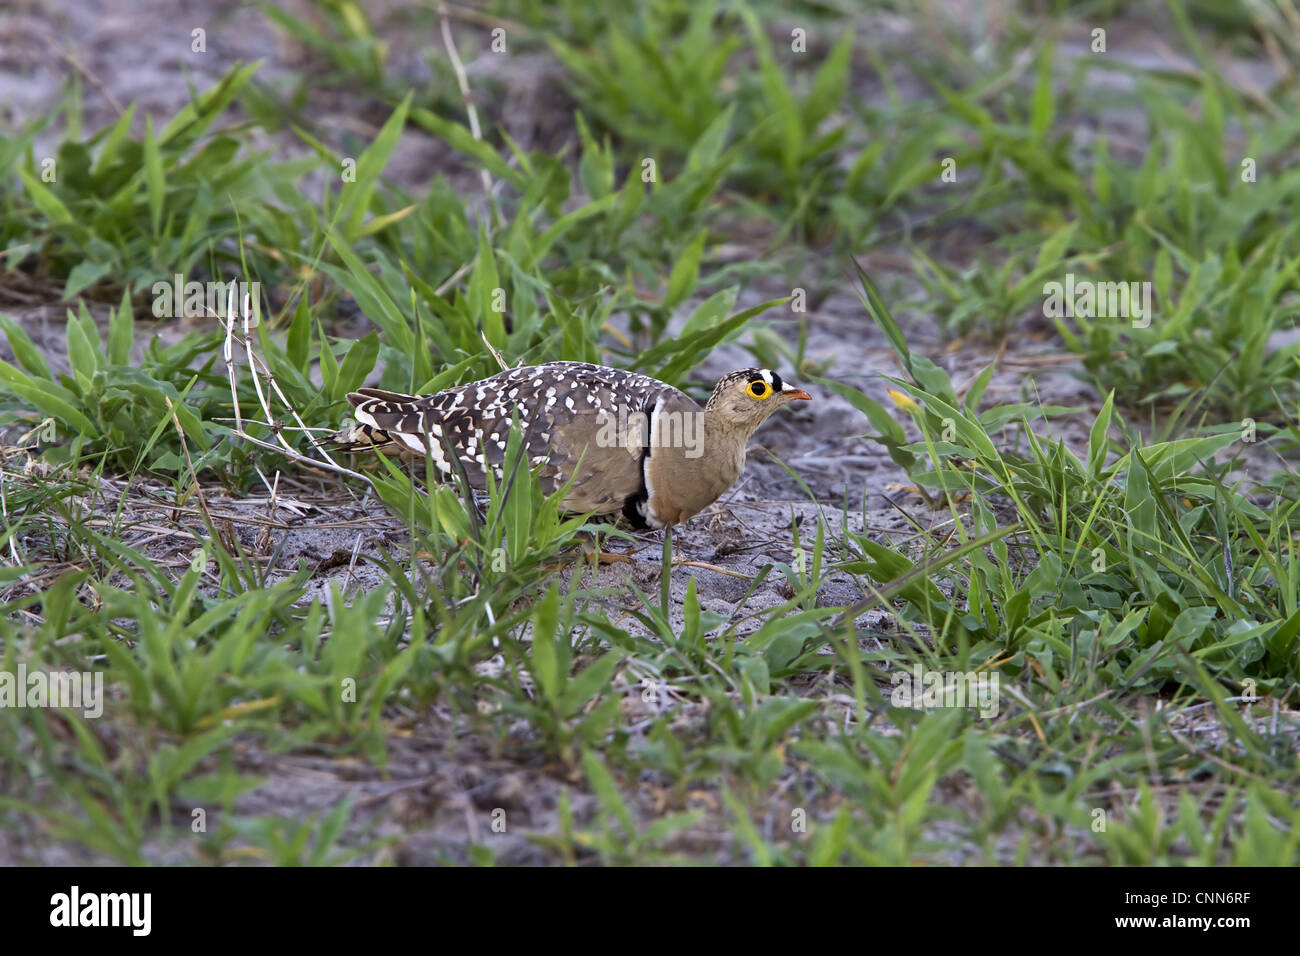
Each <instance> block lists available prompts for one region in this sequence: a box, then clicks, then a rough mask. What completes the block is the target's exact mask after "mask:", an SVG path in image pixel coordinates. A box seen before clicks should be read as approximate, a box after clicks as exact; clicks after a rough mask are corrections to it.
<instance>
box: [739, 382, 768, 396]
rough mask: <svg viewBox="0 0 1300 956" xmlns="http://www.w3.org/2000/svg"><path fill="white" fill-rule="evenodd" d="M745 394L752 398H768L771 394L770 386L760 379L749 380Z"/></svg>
mask: <svg viewBox="0 0 1300 956" xmlns="http://www.w3.org/2000/svg"><path fill="white" fill-rule="evenodd" d="M745 394H746V395H749V396H751V397H753V398H769V397H770V396H771V394H772V388H771V386H769V385H768V384H767V382H764V381H762V380H761V379H760V380H759V381H757V382H750V383H749V388H747V389H745Z"/></svg>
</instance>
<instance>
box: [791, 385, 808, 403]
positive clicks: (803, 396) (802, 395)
mask: <svg viewBox="0 0 1300 956" xmlns="http://www.w3.org/2000/svg"><path fill="white" fill-rule="evenodd" d="M784 391H785V394H786V395H789V396H790V400H791V401H796V402H811V401H812V396H811V395H809V394H808V393H807V392H805V391H804V390H803V389H802V388H787V389H785V390H784Z"/></svg>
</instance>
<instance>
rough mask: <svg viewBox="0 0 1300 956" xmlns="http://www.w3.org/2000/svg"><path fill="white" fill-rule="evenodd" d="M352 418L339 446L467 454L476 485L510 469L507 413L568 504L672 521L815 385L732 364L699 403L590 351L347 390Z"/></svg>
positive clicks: (711, 497) (443, 461) (708, 492)
mask: <svg viewBox="0 0 1300 956" xmlns="http://www.w3.org/2000/svg"><path fill="white" fill-rule="evenodd" d="M347 397H348V401H349V402H350V403H351V404H352V406H353V416H354V417H355V419H356V421H355V422H354V423H350V424H347V425H345V426H344V427H343V428H341V429H340V430H338V431H337V432H336V434H335V435H334V439H333V444H334V445H335V447H337V448H339V449H340V450H341V451H343V452H382V453H385V454H389V455H396V456H399V457H404V458H408V459H419V460H425V459H426V456H427V460H429V461H431V462H432V463H433V465H434V466H435V467H436V468H437V470H438V472H439V476H440V477H442V478H451V477H452V476H453V475H454V473H455V471H456V468H455V465H454V464H453V462H452V461H451V460H450V459H449V457H448V453H449V452H450V453H451V454H453V455H455V457H456V458H458V459H459V461H460V465H461V466H462V467H463V468H464V471H465V475H466V477H467V478H468V480H469V483H470V485H471V486H472V487H474V488H476V489H478V490H483V489H484V488H485V486H486V482H487V474H488V471H489V470H491V472H492V473H493V474H494V475H495V476H496V478H497V479H498V480H499V479H501V478H502V475H503V469H504V465H505V459H506V443H507V439H508V437H509V434H510V427H511V422H512V421H513V420H514V419H515V418H517V419H518V422H519V428H520V431H521V436H522V449H523V452H524V454H526V455H527V461H528V465H529V467H531V468H533V469H535V470H536V471H537V473H538V476H539V478H540V481H541V485H542V489H543V491H545V492H546V493H547V494H551V493H553V492H554V491H556V490H557V489H564V496H563V498H562V499H561V502H560V505H561V507H562V508H563V509H564V510H565V511H567V512H570V513H591V514H592V515H598V516H599V515H607V516H612V517H613V519H614V520H618V518H619V516H620V515H621V516H622V517H623V518H625V519H626V520H627V522H628V524H630V525H631V527H633V528H634V529H638V530H647V529H654V530H659V529H664V528H670V527H672V526H674V525H678V524H683V523H685V522H687V521H689V520H690V519H691V518H693V517H694V516H695V515H697V514H699V513H700V512H701V511H703V510H704V509H705V508H707V507H708V506H709V505H711V504H712V503H713V502H714V501H716V500H717V499H718V498H719V496H721V495H722V494H723V492H725V491H726V490H727V489H728V488H730V487H731V486H732V485H734V484H735V483H736V480H737V479H738V478H739V477H740V474H741V472H742V471H743V470H744V467H745V446H746V444H747V443H748V441H749V438H750V436H751V435H753V433H754V431H755V430H756V429H757V428H758V427H759V426H760V425H761V424H763V422H764V421H766V420H767V418H768V417H769V416H770V415H771V414H772V413H773V412H775V411H776V410H777V409H779V408H782V407H784V406H786V405H788V404H789V403H790V402H793V401H811V400H812V396H811V395H809V394H808V393H807V392H806V391H804V390H803V389H801V388H796V387H794V386H792V385H790V384H788V383H786V382H784V381H783V380H782V379H781V376H780V375H778V374H777V373H776V372H774V371H771V370H770V369H763V368H742V369H738V370H736V371H734V372H731V373H729V374H727V375H724V376H723V377H722V378H721V379H720V380H719V381H718V383H717V385H716V387H715V388H714V389H713V394H712V395H711V396H710V397H709V400H708V402H707V403H706V404H705V405H704V406H703V407H702V408H701V407H700V405H699V404H698V403H697V402H696V401H695V400H694V399H692V398H691V397H690V396H688V395H686V394H685V393H684V392H681V391H679V390H678V389H676V388H674V387H673V386H671V385H669V384H667V383H666V382H661V381H659V380H657V379H655V378H652V377H650V376H648V375H643V374H641V373H639V372H631V371H627V370H625V369H617V368H609V367H606V366H603V365H593V364H590V363H586V362H548V363H546V364H543V365H522V366H519V367H517V368H511V369H506V370H504V371H502V372H499V373H497V374H496V375H492V376H490V377H488V378H485V379H482V380H480V381H477V382H470V383H469V384H467V385H460V386H457V387H455V388H449V389H445V390H444V391H441V392H437V393H435V394H432V395H404V394H401V393H397V392H389V391H385V390H383V389H378V388H361V389H358V390H357V391H355V392H351V393H349V394H348V396H347Z"/></svg>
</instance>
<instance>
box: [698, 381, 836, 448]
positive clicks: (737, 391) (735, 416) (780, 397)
mask: <svg viewBox="0 0 1300 956" xmlns="http://www.w3.org/2000/svg"><path fill="white" fill-rule="evenodd" d="M796 401H802V402H808V401H812V396H811V395H809V394H808V393H807V392H805V391H804V390H803V389H802V388H795V387H794V386H792V385H789V384H787V383H785V382H783V381H781V376H780V375H778V374H777V373H776V372H773V371H772V370H771V369H766V368H742V369H738V370H737V371H735V372H732V373H731V374H729V375H725V376H723V378H722V379H721V380H720V381H719V382H718V384H717V386H716V387H715V388H714V389H713V394H712V395H711V396H710V397H709V402H708V404H707V405H706V406H705V414H706V415H708V416H709V417H710V418H713V419H714V420H715V421H716V422H718V423H719V424H720V425H722V426H723V427H725V428H728V429H734V430H736V431H739V432H743V433H744V435H745V436H746V437H748V436H749V435H752V434H753V433H754V430H755V429H757V428H758V426H759V425H761V424H763V422H765V421H766V420H767V417H768V416H769V415H771V414H772V413H773V412H774V411H776V410H777V409H778V408H781V407H783V406H785V405H788V404H790V403H791V402H796Z"/></svg>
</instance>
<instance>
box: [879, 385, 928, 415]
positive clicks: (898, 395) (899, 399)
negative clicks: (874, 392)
mask: <svg viewBox="0 0 1300 956" xmlns="http://www.w3.org/2000/svg"><path fill="white" fill-rule="evenodd" d="M887 391H888V392H889V397H890V398H892V399H893V400H894V404H895V405H897V406H898V407H899V408H901V409H902V410H903V411H905V412H914V411H917V410H918V409H919V408H920V407H921V406H920V405H918V404H916V402H914V401H912V397H911V396H910V395H904V394H903V393H902V392H899V391H896V390H895V389H892V388H891V389H887Z"/></svg>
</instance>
